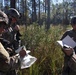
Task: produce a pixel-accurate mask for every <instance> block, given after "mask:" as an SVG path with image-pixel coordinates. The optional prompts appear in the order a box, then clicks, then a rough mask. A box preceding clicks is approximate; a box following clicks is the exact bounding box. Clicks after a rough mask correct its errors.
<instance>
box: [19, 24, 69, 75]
mask: <svg viewBox="0 0 76 75" xmlns="http://www.w3.org/2000/svg"><path fill="white" fill-rule="evenodd" d="M69 28H70V27H69ZM66 29H67V28H66ZM66 29H65V28H64V27H62V26H60V25H59V26H52V25H51V28H50V29H49V30H48V32H46V30H45V28H44V26H42V27H41V28H40V27H39V26H38V25H37V24H34V25H30V26H28V27H27V28H25V27H24V26H21V33H22V35H23V36H22V38H21V39H22V44H24V45H25V46H26V48H27V49H29V50H31V55H33V56H35V57H36V58H37V61H36V62H35V63H34V64H33V65H32V66H31V67H30V68H28V69H24V70H21V71H20V72H21V75H61V72H62V66H63V61H64V60H63V56H64V55H63V53H62V51H61V47H60V46H59V45H58V44H57V43H56V41H57V40H59V39H60V38H61V36H62V34H63V33H64V31H65V30H66Z"/></svg>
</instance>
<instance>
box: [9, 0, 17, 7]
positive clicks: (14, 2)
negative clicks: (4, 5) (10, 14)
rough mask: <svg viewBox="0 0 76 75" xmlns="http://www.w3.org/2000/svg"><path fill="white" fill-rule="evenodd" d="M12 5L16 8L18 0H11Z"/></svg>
mask: <svg viewBox="0 0 76 75" xmlns="http://www.w3.org/2000/svg"><path fill="white" fill-rule="evenodd" d="M10 7H11V8H16V0H10Z"/></svg>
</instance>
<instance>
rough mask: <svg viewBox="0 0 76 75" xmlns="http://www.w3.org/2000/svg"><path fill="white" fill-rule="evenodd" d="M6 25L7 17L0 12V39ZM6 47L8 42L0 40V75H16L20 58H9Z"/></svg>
mask: <svg viewBox="0 0 76 75" xmlns="http://www.w3.org/2000/svg"><path fill="white" fill-rule="evenodd" d="M7 25H8V17H7V15H6V14H5V13H4V12H3V11H1V10H0V38H1V36H2V34H1V33H3V31H4V27H7ZM7 47H8V41H5V40H4V38H1V39H0V75H16V72H15V70H16V69H18V68H19V66H20V61H19V59H20V57H19V56H16V55H14V56H12V57H10V55H9V53H8V52H7V51H6V49H5V48H7Z"/></svg>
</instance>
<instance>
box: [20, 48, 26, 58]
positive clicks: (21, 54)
mask: <svg viewBox="0 0 76 75" xmlns="http://www.w3.org/2000/svg"><path fill="white" fill-rule="evenodd" d="M19 55H20V57H22V58H23V57H24V56H25V55H26V51H25V50H24V49H23V48H22V50H21V51H20V52H19Z"/></svg>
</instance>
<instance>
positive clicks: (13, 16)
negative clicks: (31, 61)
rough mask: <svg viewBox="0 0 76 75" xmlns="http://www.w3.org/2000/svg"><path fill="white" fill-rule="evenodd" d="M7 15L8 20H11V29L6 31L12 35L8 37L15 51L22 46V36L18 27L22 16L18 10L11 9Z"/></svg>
mask: <svg viewBox="0 0 76 75" xmlns="http://www.w3.org/2000/svg"><path fill="white" fill-rule="evenodd" d="M7 15H8V18H9V24H8V25H9V27H8V30H7V29H6V30H7V31H8V34H10V35H8V36H9V40H10V41H11V44H10V45H12V48H13V49H14V50H16V49H18V48H19V47H20V46H21V39H20V37H21V36H22V35H21V34H20V27H19V25H18V19H19V17H20V14H19V12H18V11H17V10H16V9H14V8H10V9H9V10H8V13H7ZM5 35H6V33H5V34H3V37H4V38H7V37H5Z"/></svg>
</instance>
